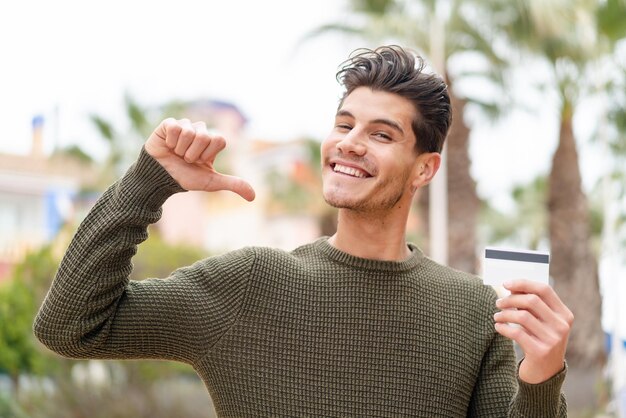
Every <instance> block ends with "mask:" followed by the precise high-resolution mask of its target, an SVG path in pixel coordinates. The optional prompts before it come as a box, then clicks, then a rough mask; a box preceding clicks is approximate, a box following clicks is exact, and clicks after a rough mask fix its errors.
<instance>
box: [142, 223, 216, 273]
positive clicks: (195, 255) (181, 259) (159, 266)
mask: <svg viewBox="0 0 626 418" xmlns="http://www.w3.org/2000/svg"><path fill="white" fill-rule="evenodd" d="M206 256H207V254H206V252H205V251H203V250H201V249H199V248H197V247H193V246H189V245H171V244H168V243H167V242H165V241H164V240H163V238H162V237H161V235H160V234H159V232H158V230H157V229H156V228H150V235H149V238H148V239H147V240H146V241H145V242H144V243H143V244H141V245H140V246H139V248H138V250H137V254H136V255H135V256H134V257H133V272H132V275H131V278H132V279H134V280H142V279H145V278H148V277H159V278H163V277H167V276H169V275H170V273H171V272H172V271H174V270H175V269H177V268H179V267H184V266H188V265H190V264H193V263H194V262H196V261H198V260H200V259H202V258H205V257H206Z"/></svg>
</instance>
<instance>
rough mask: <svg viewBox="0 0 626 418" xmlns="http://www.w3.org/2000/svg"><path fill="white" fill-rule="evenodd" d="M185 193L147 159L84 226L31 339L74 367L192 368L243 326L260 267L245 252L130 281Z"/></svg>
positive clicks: (106, 195)
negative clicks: (110, 362)
mask: <svg viewBox="0 0 626 418" xmlns="http://www.w3.org/2000/svg"><path fill="white" fill-rule="evenodd" d="M182 191H184V190H183V189H182V188H181V187H180V186H179V185H178V183H176V181H175V180H174V179H173V178H172V177H171V176H170V175H169V174H168V173H167V172H166V171H165V170H164V169H163V168H162V167H161V165H160V164H159V163H158V162H157V161H156V160H154V159H153V158H152V157H150V156H149V155H148V154H147V153H146V152H145V150H142V151H141V154H140V156H139V158H138V160H137V162H136V163H135V164H133V165H132V166H131V167H130V168H129V170H128V171H127V173H126V174H125V175H124V176H123V177H122V178H121V179H120V180H119V181H118V182H116V183H115V184H113V185H112V186H111V187H109V189H108V190H107V191H106V192H105V193H104V194H103V195H102V196H101V197H100V199H98V201H97V202H96V204H95V205H94V207H93V208H92V210H91V211H90V212H89V214H88V215H87V216H86V218H85V219H84V220H83V222H82V223H81V225H80V226H79V228H78V230H77V232H76V234H75V236H74V238H73V239H72V241H71V243H70V245H69V247H68V249H67V252H66V253H65V255H64V257H63V259H62V261H61V263H60V265H59V269H58V271H57V273H56V277H55V278H54V280H53V282H52V285H51V288H50V290H49V291H48V294H47V295H46V298H45V300H44V302H43V304H42V306H41V308H40V309H39V312H38V313H37V316H36V318H35V322H34V326H33V327H34V333H35V335H36V336H37V338H38V339H39V340H40V341H41V342H42V343H43V344H44V345H45V346H47V347H48V348H50V349H51V350H53V351H55V352H56V353H58V354H61V355H63V356H66V357H72V358H104V359H107V358H119V359H132V358H154V359H169V360H177V361H183V362H187V363H193V362H194V361H195V360H196V359H198V358H199V357H201V356H202V355H204V354H205V352H206V350H207V349H208V348H210V347H211V346H212V345H213V344H215V343H216V342H217V341H218V340H219V338H220V337H221V335H222V334H223V333H224V332H225V331H226V330H227V329H228V328H229V326H230V325H231V324H232V323H233V322H234V320H235V319H236V315H237V313H238V311H239V309H240V307H241V303H242V301H243V299H244V295H245V292H246V288H247V283H248V280H249V276H250V271H251V269H252V265H253V262H254V252H253V250H251V249H243V250H239V251H236V252H232V253H228V254H226V255H224V256H220V257H213V258H209V259H206V260H202V261H199V262H197V263H195V264H194V265H192V266H189V267H186V268H182V269H179V270H177V271H175V272H174V273H172V275H171V277H168V278H166V279H149V280H143V281H131V280H129V276H130V273H131V271H132V264H131V258H132V256H133V255H134V254H135V253H136V249H137V245H138V244H140V243H141V242H143V241H144V240H145V239H147V237H148V232H147V227H148V225H149V224H151V223H154V222H156V221H157V220H158V219H159V218H160V216H161V206H162V204H163V203H164V202H165V200H166V199H167V198H168V197H169V196H170V195H172V194H174V193H177V192H182Z"/></svg>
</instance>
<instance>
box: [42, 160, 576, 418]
mask: <svg viewBox="0 0 626 418" xmlns="http://www.w3.org/2000/svg"><path fill="white" fill-rule="evenodd" d="M180 191H182V189H181V188H180V187H179V186H178V184H177V183H176V182H175V181H174V180H173V179H172V178H171V177H170V176H169V175H168V174H167V172H166V171H165V170H163V169H162V168H161V166H160V165H159V164H158V163H157V162H156V161H155V160H154V159H152V158H151V157H150V156H148V155H147V154H146V153H145V151H142V153H141V155H140V157H139V159H138V161H137V162H136V163H135V164H134V165H133V166H132V167H131V168H130V169H129V171H128V172H127V173H126V175H125V176H124V177H123V178H122V179H121V180H120V181H118V182H117V183H115V184H114V185H113V186H111V187H110V188H109V189H108V190H107V191H106V192H105V193H104V194H103V196H102V197H101V198H100V199H99V200H98V202H97V203H96V204H95V206H94V208H93V209H92V210H91V212H90V213H89V215H88V216H87V217H86V219H85V220H84V221H83V223H82V224H81V226H80V227H79V229H78V231H77V233H76V235H75V237H74V239H73V240H72V242H71V244H70V246H69V249H68V251H67V253H66V254H65V257H64V258H63V260H62V262H61V264H60V267H59V270H58V273H57V275H56V278H55V280H54V281H53V284H52V287H51V289H50V291H49V293H48V295H47V297H46V300H45V301H44V303H43V305H42V307H41V309H40V311H39V313H38V315H37V318H36V319H35V323H34V330H35V334H36V335H37V337H38V338H39V339H40V340H41V341H42V342H43V343H44V344H45V345H46V346H48V347H49V348H50V349H52V350H53V351H55V352H57V353H59V354H61V355H64V356H68V357H73V358H103V359H139V358H150V359H167V360H176V361H181V362H185V363H189V364H191V365H192V366H193V367H194V369H195V370H196V371H197V373H198V375H199V376H200V377H201V378H202V380H203V381H204V383H205V385H206V387H207V388H208V390H209V392H210V394H211V396H212V399H213V402H214V404H215V408H216V411H217V413H218V415H220V416H224V417H264V416H272V417H277V416H292V417H304V416H310V417H313V416H314V417H321V416H324V417H326V416H328V417H330V416H332V417H370V416H380V417H390V416H394V417H395V416H413V417H430V418H432V417H465V416H472V417H506V416H515V417H522V416H523V417H541V418H546V417H552V416H560V417H565V416H566V405H565V400H564V398H563V396H562V395H561V394H560V387H561V384H562V382H563V379H564V377H565V370H563V371H562V372H561V373H559V374H558V375H556V376H555V377H553V378H552V379H550V380H549V381H547V382H544V383H542V384H539V385H529V384H525V383H523V382H521V381H519V379H518V378H517V371H516V364H515V356H514V351H513V346H512V343H511V341H509V340H507V339H505V338H504V337H502V336H500V335H499V334H497V333H496V332H495V331H494V324H493V318H492V316H493V313H494V312H495V298H496V296H495V293H494V292H493V290H492V289H491V288H490V287H487V286H484V285H483V284H482V282H481V281H480V279H479V278H477V277H475V276H471V275H469V274H465V273H461V272H458V271H455V270H452V269H450V268H447V267H444V266H441V265H439V264H437V263H435V262H433V261H432V260H430V259H429V258H427V257H425V256H424V255H423V254H422V253H421V252H420V250H419V249H417V248H416V247H414V246H411V251H412V255H411V257H410V258H409V259H408V260H405V261H402V262H394V261H377V260H367V259H361V258H357V257H354V256H351V255H349V254H347V253H344V252H341V251H339V250H337V249H335V248H334V247H332V246H331V245H330V244H329V243H328V241H327V240H326V239H325V238H322V239H319V240H317V241H315V242H313V243H311V244H308V245H304V246H302V247H300V248H298V249H296V250H294V251H292V252H284V251H280V250H276V249H270V248H244V249H241V250H237V251H233V252H230V253H227V254H224V255H221V256H217V257H211V258H208V259H205V260H202V261H199V262H197V263H195V264H193V265H192V266H189V267H185V268H181V269H179V270H177V271H175V272H174V273H172V275H171V276H170V277H168V278H167V279H148V280H143V281H129V274H130V272H131V269H132V264H131V258H132V256H133V255H134V254H135V251H136V246H137V245H138V244H139V243H141V242H142V241H144V240H145V239H146V238H147V226H148V225H149V224H150V223H153V222H155V221H157V220H158V219H159V217H160V215H161V205H162V204H163V202H165V200H166V199H167V198H168V196H170V195H171V194H173V193H176V192H180Z"/></svg>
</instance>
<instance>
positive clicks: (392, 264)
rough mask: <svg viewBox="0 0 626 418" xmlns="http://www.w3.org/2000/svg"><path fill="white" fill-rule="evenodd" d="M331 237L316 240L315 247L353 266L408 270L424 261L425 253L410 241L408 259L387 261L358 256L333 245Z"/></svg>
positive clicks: (384, 269) (365, 268)
mask: <svg viewBox="0 0 626 418" xmlns="http://www.w3.org/2000/svg"><path fill="white" fill-rule="evenodd" d="M328 238H329V237H322V238H320V239H318V240H317V241H315V242H314V245H315V247H316V248H317V249H318V250H319V251H320V252H321V253H322V254H324V255H325V256H326V257H328V258H330V259H331V260H333V261H336V262H339V263H342V264H346V265H349V266H351V267H355V268H360V269H364V270H378V271H395V272H400V271H406V270H411V269H413V268H415V267H417V265H418V264H419V263H420V262H421V261H422V259H423V258H424V254H423V253H422V251H421V250H420V249H419V248H417V247H416V246H415V245H414V244H411V243H409V244H408V246H409V249H410V250H411V255H410V256H409V258H407V259H406V260H402V261H386V260H373V259H369V258H361V257H356V256H354V255H351V254H348V253H346V252H344V251H341V250H339V249H337V248H335V247H333V246H332V245H331V244H330V243H329V242H328Z"/></svg>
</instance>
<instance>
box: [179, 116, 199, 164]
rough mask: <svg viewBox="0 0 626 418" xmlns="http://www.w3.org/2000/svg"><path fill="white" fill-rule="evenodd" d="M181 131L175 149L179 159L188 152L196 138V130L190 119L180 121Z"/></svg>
mask: <svg viewBox="0 0 626 418" xmlns="http://www.w3.org/2000/svg"><path fill="white" fill-rule="evenodd" d="M180 126H181V131H180V135H179V136H178V141H177V142H176V147H175V148H174V153H175V154H176V155H178V156H179V157H183V156H184V155H185V153H186V152H187V148H189V146H190V145H191V143H192V142H193V140H194V138H195V136H196V130H195V128H194V127H193V125H192V124H191V122H190V121H189V120H188V119H182V120H181V121H180Z"/></svg>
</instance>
